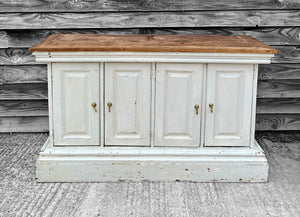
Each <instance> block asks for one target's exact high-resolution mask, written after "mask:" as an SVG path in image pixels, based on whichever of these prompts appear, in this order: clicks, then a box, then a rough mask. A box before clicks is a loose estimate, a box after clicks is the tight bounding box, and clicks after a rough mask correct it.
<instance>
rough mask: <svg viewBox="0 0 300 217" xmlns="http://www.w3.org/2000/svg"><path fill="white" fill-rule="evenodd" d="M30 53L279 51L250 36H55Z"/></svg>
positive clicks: (272, 52)
mask: <svg viewBox="0 0 300 217" xmlns="http://www.w3.org/2000/svg"><path fill="white" fill-rule="evenodd" d="M29 50H30V51H31V52H52V51H53V52H59V51H63V52H68V51H117V52H118V51H121V52H123V51H126V52H198V53H262V54H274V53H277V50H275V49H273V48H271V47H270V46H268V45H266V44H264V43H262V42H260V41H258V40H256V39H254V38H252V37H250V36H184V35H178V36H177V35H90V34H53V35H51V36H49V37H47V38H46V39H45V40H43V41H42V42H40V43H38V44H36V45H34V46H33V47H31V48H29Z"/></svg>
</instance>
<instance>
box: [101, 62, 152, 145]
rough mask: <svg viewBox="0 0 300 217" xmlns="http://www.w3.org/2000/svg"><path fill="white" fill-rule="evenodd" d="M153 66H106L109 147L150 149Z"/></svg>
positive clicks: (115, 64) (118, 64) (119, 64)
mask: <svg viewBox="0 0 300 217" xmlns="http://www.w3.org/2000/svg"><path fill="white" fill-rule="evenodd" d="M150 76H151V63H106V64H105V110H104V112H105V145H126V146H130V145H131V146H150V114H151V113H150V106H151V105H150V101H151V79H150Z"/></svg>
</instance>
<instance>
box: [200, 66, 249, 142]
mask: <svg viewBox="0 0 300 217" xmlns="http://www.w3.org/2000/svg"><path fill="white" fill-rule="evenodd" d="M252 87H253V65H251V64H208V66H207V97H206V106H205V109H206V120H205V123H206V126H205V131H206V133H205V146H249V145H250V127H251V108H252V106H251V105H252ZM211 103H212V104H213V108H212V110H211V108H210V107H209V104H211Z"/></svg>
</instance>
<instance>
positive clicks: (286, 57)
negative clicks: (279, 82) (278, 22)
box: [272, 46, 300, 63]
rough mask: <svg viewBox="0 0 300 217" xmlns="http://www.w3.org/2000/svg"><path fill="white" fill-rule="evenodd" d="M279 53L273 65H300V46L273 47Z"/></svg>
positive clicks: (273, 60)
mask: <svg viewBox="0 0 300 217" xmlns="http://www.w3.org/2000/svg"><path fill="white" fill-rule="evenodd" d="M273 48H275V49H277V50H278V51H279V52H278V53H277V54H276V55H275V57H274V58H273V59H272V63H300V46H273Z"/></svg>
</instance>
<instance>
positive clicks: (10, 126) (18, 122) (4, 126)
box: [0, 116, 49, 133]
mask: <svg viewBox="0 0 300 217" xmlns="http://www.w3.org/2000/svg"><path fill="white" fill-rule="evenodd" d="M0 127H1V133H9V132H47V131H48V130H49V125H48V117H46V116H44V117H27V116H24V117H1V118H0Z"/></svg>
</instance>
